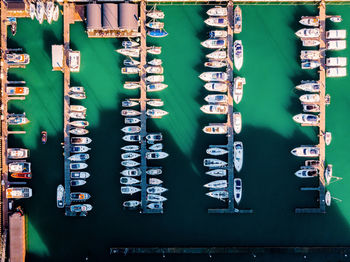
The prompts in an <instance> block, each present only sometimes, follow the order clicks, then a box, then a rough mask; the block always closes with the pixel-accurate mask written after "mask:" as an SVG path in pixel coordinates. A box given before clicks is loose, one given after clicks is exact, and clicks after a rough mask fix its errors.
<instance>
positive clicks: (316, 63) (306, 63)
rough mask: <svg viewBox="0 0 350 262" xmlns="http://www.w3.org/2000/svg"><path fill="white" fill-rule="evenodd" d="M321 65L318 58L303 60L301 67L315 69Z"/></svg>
mask: <svg viewBox="0 0 350 262" xmlns="http://www.w3.org/2000/svg"><path fill="white" fill-rule="evenodd" d="M320 65H321V63H320V62H319V61H316V60H301V69H315V68H317V67H319V66H320Z"/></svg>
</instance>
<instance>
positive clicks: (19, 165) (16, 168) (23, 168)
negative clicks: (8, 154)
mask: <svg viewBox="0 0 350 262" xmlns="http://www.w3.org/2000/svg"><path fill="white" fill-rule="evenodd" d="M9 172H10V173H25V172H26V173H29V172H31V163H29V162H11V163H9Z"/></svg>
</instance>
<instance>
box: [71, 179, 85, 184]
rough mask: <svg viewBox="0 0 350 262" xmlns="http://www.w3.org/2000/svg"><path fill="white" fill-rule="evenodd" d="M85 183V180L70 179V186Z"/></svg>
mask: <svg viewBox="0 0 350 262" xmlns="http://www.w3.org/2000/svg"><path fill="white" fill-rule="evenodd" d="M85 184H86V181H85V180H82V179H77V180H71V181H70V185H71V186H83V185H85Z"/></svg>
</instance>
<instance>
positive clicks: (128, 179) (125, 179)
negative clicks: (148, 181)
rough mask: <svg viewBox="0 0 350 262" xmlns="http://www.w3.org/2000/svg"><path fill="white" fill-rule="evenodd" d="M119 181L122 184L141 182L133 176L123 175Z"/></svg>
mask: <svg viewBox="0 0 350 262" xmlns="http://www.w3.org/2000/svg"><path fill="white" fill-rule="evenodd" d="M119 182H120V184H122V185H133V184H139V183H140V182H141V181H140V180H138V179H136V178H133V177H125V176H123V177H121V178H120V179H119Z"/></svg>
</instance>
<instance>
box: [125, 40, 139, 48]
mask: <svg viewBox="0 0 350 262" xmlns="http://www.w3.org/2000/svg"><path fill="white" fill-rule="evenodd" d="M122 46H123V47H124V48H133V47H138V46H140V44H139V43H137V42H135V41H131V40H127V41H123V42H122Z"/></svg>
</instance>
